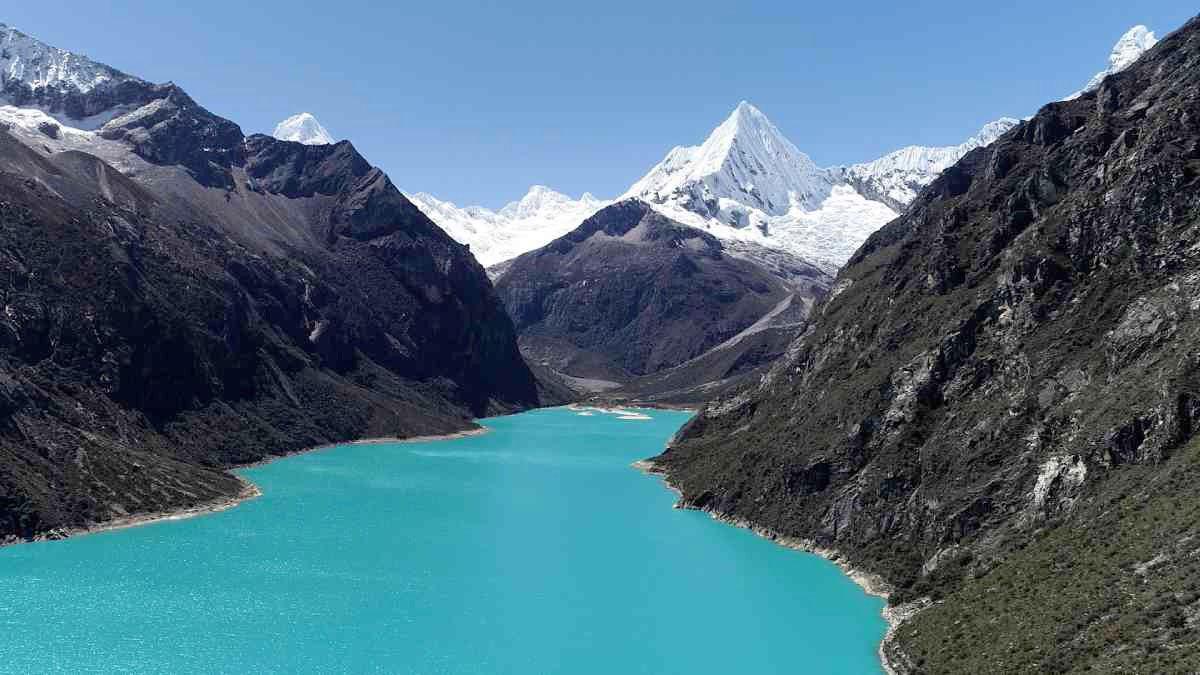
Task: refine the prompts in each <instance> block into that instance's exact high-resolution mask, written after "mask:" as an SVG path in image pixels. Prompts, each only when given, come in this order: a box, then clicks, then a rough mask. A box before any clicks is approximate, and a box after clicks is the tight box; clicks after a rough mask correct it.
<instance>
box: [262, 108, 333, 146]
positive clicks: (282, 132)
mask: <svg viewBox="0 0 1200 675" xmlns="http://www.w3.org/2000/svg"><path fill="white" fill-rule="evenodd" d="M271 135H272V136H274V137H275V138H278V139H279V140H281V141H294V142H296V143H303V144H304V145H330V144H332V143H335V142H336V141H335V140H334V138H333V136H332V135H331V134H330V133H329V132H328V131H327V130H326V129H325V127H323V126H321V123H320V122H318V121H317V118H316V117H314V116H313V115H312V113H307V112H302V113H299V114H296V115H292V116H291V117H289V118H287V119H286V120H284V121H282V122H280V123H279V124H277V125H275V131H273V132H271Z"/></svg>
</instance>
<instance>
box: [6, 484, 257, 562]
mask: <svg viewBox="0 0 1200 675" xmlns="http://www.w3.org/2000/svg"><path fill="white" fill-rule="evenodd" d="M233 476H234V478H237V480H238V482H240V483H241V484H242V489H241V491H240V492H238V494H236V495H234V496H232V497H218V498H217V499H210V500H208V501H205V502H201V503H199V504H193V505H192V506H185V507H182V508H178V509H171V510H169V511H155V512H153V513H144V514H137V515H132V516H122V517H120V518H113V519H111V520H105V521H103V522H100V523H94V524H91V525H83V526H80V527H60V528H55V529H53V530H49V531H47V532H44V533H42V534H39V535H37V536H35V537H33V538H32V539H15V538H13V539H9V540H6V541H3V542H0V548H4V547H6V546H16V545H18V544H35V543H40V542H48V541H62V540H64V539H73V538H76V537H86V536H87V535H89V534H100V533H101V532H111V531H113V530H128V529H131V528H134V527H141V526H143V525H153V524H154V523H162V522H167V521H172V520H187V519H189V518H195V517H197V516H207V515H209V514H212V513H220V512H221V511H228V510H229V509H232V508H233V507H235V506H237V505H238V504H241V503H242V502H246V501H250V500H251V499H257V498H258V497H261V496H262V494H263V493H262V490H260V489H259V487H258V486H257V485H255V484H254V483H251V482H250V481H248V480H246V479H245V478H242V477H241V476H238V475H237V474H233Z"/></svg>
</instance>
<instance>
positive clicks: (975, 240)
mask: <svg viewBox="0 0 1200 675" xmlns="http://www.w3.org/2000/svg"><path fill="white" fill-rule="evenodd" d="M1198 109H1200V20H1193V21H1191V22H1189V23H1188V24H1187V25H1186V26H1185V27H1184V28H1182V29H1180V30H1179V31H1177V32H1176V33H1175V34H1173V35H1171V36H1170V37H1168V38H1166V39H1165V40H1163V41H1162V42H1161V43H1159V44H1158V45H1157V46H1156V47H1154V48H1153V49H1152V50H1151V51H1149V52H1148V53H1147V54H1146V55H1145V56H1144V57H1142V58H1141V59H1140V60H1139V61H1138V62H1137V63H1135V64H1134V65H1133V66H1131V67H1130V68H1129V69H1128V70H1125V71H1123V72H1121V73H1118V74H1115V75H1111V76H1109V77H1108V78H1106V79H1104V80H1103V82H1102V83H1101V84H1100V85H1099V87H1097V88H1096V89H1094V90H1092V91H1089V92H1086V93H1084V94H1082V95H1081V96H1080V97H1078V98H1076V99H1073V100H1069V101H1064V102H1058V103H1052V104H1049V105H1047V106H1045V107H1044V108H1042V109H1041V110H1040V111H1039V112H1038V113H1037V115H1035V116H1034V117H1033V118H1031V119H1030V120H1028V121H1026V122H1023V123H1022V124H1020V125H1018V126H1016V127H1015V128H1013V129H1012V130H1010V131H1009V132H1007V133H1006V134H1004V135H1003V136H1002V137H1001V138H1000V139H999V140H997V141H996V142H995V143H993V144H992V145H990V146H988V147H986V148H980V149H976V150H974V151H972V152H970V153H968V154H967V155H966V156H965V157H964V158H963V159H962V160H961V161H959V162H958V163H957V164H956V165H954V166H953V167H951V168H950V169H948V170H947V171H946V172H944V173H943V174H942V175H941V176H940V177H939V178H938V179H937V180H936V181H934V182H933V183H932V184H931V185H930V186H929V187H928V188H927V189H925V190H924V191H923V192H922V193H921V194H920V196H919V197H918V198H917V200H916V201H915V202H914V203H913V204H912V205H911V206H910V207H909V209H908V210H907V211H906V212H905V213H904V214H903V215H902V216H901V217H900V218H898V219H897V220H895V221H893V222H892V223H890V224H889V225H887V226H885V227H884V228H882V229H881V230H880V231H879V232H877V233H876V234H875V235H873V236H872V237H871V238H870V239H869V240H868V241H867V242H866V243H865V244H864V245H863V246H862V247H861V248H860V249H859V251H858V252H857V253H856V254H855V255H854V257H853V258H852V259H851V260H850V262H849V263H848V264H847V266H846V267H845V268H844V269H843V270H842V271H841V273H840V274H839V276H838V280H837V283H836V285H835V286H834V288H833V290H832V291H831V293H830V296H829V298H828V300H827V301H825V302H824V303H823V304H822V305H819V306H818V308H817V309H816V310H815V314H814V319H813V320H812V322H811V323H810V325H809V326H808V328H807V329H806V331H805V332H804V334H803V335H802V336H801V337H800V338H799V339H798V340H797V341H796V342H795V343H794V344H793V345H792V346H791V347H790V348H789V352H788V354H787V355H786V356H785V357H784V358H783V359H782V360H781V361H780V362H779V363H778V364H777V365H776V366H775V367H773V368H772V369H771V370H770V372H769V373H768V375H767V376H766V377H764V378H763V379H762V380H761V382H758V383H755V385H754V386H751V387H749V388H746V389H743V390H741V391H740V392H738V393H737V394H736V395H732V396H729V397H726V398H723V399H721V400H719V401H716V402H714V403H712V404H710V405H709V406H708V407H707V408H706V409H705V411H704V413H703V414H702V415H700V416H699V417H697V418H696V419H695V420H694V421H693V422H692V423H691V424H690V425H689V426H688V427H686V428H685V429H684V430H683V431H682V432H681V434H680V436H679V438H678V439H677V440H676V442H675V443H674V444H673V445H672V447H671V448H670V449H669V450H668V451H666V452H665V453H664V454H663V455H662V456H660V457H658V458H656V460H655V462H656V464H657V466H658V467H659V468H660V469H662V470H664V471H666V472H667V473H668V474H669V476H670V480H671V482H672V483H673V484H674V485H675V486H676V487H678V488H679V489H680V490H681V491H682V495H683V497H682V502H683V503H684V504H685V505H688V506H692V507H695V508H703V509H707V510H711V511H714V512H718V513H721V514H723V515H726V516H728V517H730V518H733V519H735V520H739V521H745V522H750V523H753V524H755V525H756V526H760V527H762V528H765V529H767V530H770V531H774V532H778V533H780V534H782V535H787V536H792V537H797V538H802V539H808V540H812V541H814V542H815V544H816V545H819V546H823V547H829V548H834V549H836V550H838V551H839V552H841V553H842V554H843V555H844V556H845V557H846V558H847V559H848V560H849V561H850V562H851V563H852V564H854V565H856V566H858V567H861V568H864V569H866V570H868V571H870V572H874V573H878V574H880V575H882V576H883V577H884V578H885V579H887V580H888V581H889V582H890V583H891V584H892V585H893V587H894V592H893V595H892V600H893V601H894V602H905V601H908V600H912V599H916V598H921V597H932V598H933V599H934V600H936V601H937V602H936V603H935V604H934V605H932V606H931V607H930V608H929V609H926V610H924V611H923V612H920V613H918V614H917V615H916V617H915V618H913V619H911V620H910V621H909V622H908V623H906V624H905V625H904V626H902V627H901V629H900V630H899V631H898V632H897V633H896V639H895V640H894V641H893V642H891V643H889V645H887V652H888V654H889V655H890V657H891V659H892V663H893V665H894V666H895V667H897V668H899V669H902V670H915V671H922V672H988V671H997V672H1022V671H1023V672H1029V671H1034V670H1042V671H1065V670H1084V669H1087V668H1093V669H1099V670H1102V671H1130V670H1137V671H1144V672H1168V671H1171V672H1173V671H1176V670H1178V671H1193V670H1195V669H1196V667H1197V666H1198V665H1200V664H1198V661H1197V659H1198V658H1200V657H1198V656H1197V655H1198V654H1200V642H1197V637H1196V633H1195V630H1194V624H1195V621H1194V619H1195V617H1196V616H1197V606H1198V605H1197V600H1196V598H1197V597H1198V595H1197V594H1198V593H1200V565H1198V564H1197V562H1196V550H1195V545H1194V544H1191V543H1187V542H1191V541H1194V538H1195V537H1196V536H1197V535H1200V526H1198V525H1197V521H1196V520H1195V518H1194V517H1193V515H1194V511H1195V508H1194V507H1193V506H1192V504H1194V503H1195V500H1196V498H1197V497H1200V492H1198V491H1197V489H1196V488H1195V486H1194V485H1193V484H1190V483H1189V480H1191V478H1190V477H1192V476H1194V475H1195V474H1197V473H1200V465H1198V464H1197V462H1200V456H1198V454H1197V452H1198V450H1197V446H1198V445H1200V441H1198V440H1197V438H1196V430H1197V422H1198V420H1200V403H1198V401H1200V399H1198V397H1200V357H1198V356H1197V354H1196V350H1195V345H1196V344H1197V342H1198V341H1200V303H1198V302H1197V300H1196V298H1197V297H1200V254H1198V249H1197V242H1200V190H1198V189H1197V188H1198V186H1200V182H1198V180H1200V172H1198V170H1197V166H1198V164H1197V163H1198V162H1200V116H1198V115H1197V113H1196V111H1197V110H1198ZM1134 563H1137V564H1134ZM1138 570H1142V571H1141V572H1138ZM1149 570H1156V571H1155V572H1151V571H1149ZM1047 598H1054V602H1052V603H1047V602H1046V599H1047Z"/></svg>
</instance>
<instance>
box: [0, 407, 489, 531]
mask: <svg viewBox="0 0 1200 675" xmlns="http://www.w3.org/2000/svg"><path fill="white" fill-rule="evenodd" d="M489 431H491V430H490V429H488V428H487V427H483V426H480V427H477V428H475V429H464V430H463V431H455V432H453V433H449V434H437V435H431V436H413V437H411V438H391V437H379V438H363V439H359V440H355V441H347V442H345V443H328V444H325V445H318V446H314V447H311V448H305V449H303V450H297V451H295V452H289V453H285V454H282V455H276V456H274V457H268V458H266V459H263V460H261V461H258V462H251V463H249V464H242V465H239V466H236V467H233V468H232V469H231V470H230V471H231V473H232V472H236V471H238V470H241V469H250V468H254V467H259V466H265V465H267V464H271V463H272V462H277V461H279V460H281V459H287V458H288V457H295V456H296V455H306V454H309V453H312V452H320V451H323V450H329V449H332V448H336V447H341V446H346V445H387V444H392V443H425V442H430V441H448V440H453V439H456V438H467V437H469V436H480V435H482V434H486V433H488V432H489ZM233 475H234V477H235V478H237V480H238V481H239V482H240V483H241V484H242V489H241V491H240V492H239V493H238V494H237V495H236V496H233V497H222V498H220V499H215V500H211V501H207V502H202V503H200V504H193V505H191V506H185V507H182V508H179V509H169V510H166V511H155V512H153V513H145V514H137V515H130V516H123V517H121V518H114V519H112V520H106V521H103V522H99V523H93V524H90V525H87V526H84V527H71V528H58V529H55V530H51V531H49V532H46V533H43V534H41V535H38V536H37V537H34V538H33V539H19V538H16V537H8V538H5V539H0V548H3V547H5V546H14V545H16V544H29V543H35V542H43V541H59V540H62V539H66V538H68V537H80V536H84V535H88V534H96V533H98V532H108V531H111V530H124V529H128V528H131V527H141V526H142V525H150V524H153V523H159V522H163V521H170V520H185V519H187V518H195V517H196V516H204V515H208V514H210V513H218V512H220V511H226V510H228V509H231V508H233V507H235V506H237V505H238V504H241V503H242V502H245V501H249V500H251V499H256V498H258V497H261V496H262V494H263V492H262V490H261V489H259V487H258V486H257V485H255V484H254V483H252V482H250V481H248V480H246V479H245V478H242V477H241V476H238V475H237V474H236V473H234V474H233Z"/></svg>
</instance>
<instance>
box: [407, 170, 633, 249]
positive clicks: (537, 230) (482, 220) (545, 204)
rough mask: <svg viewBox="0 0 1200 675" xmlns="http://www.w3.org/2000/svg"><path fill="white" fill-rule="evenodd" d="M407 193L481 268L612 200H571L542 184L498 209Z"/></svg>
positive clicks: (554, 234) (564, 229)
mask: <svg viewBox="0 0 1200 675" xmlns="http://www.w3.org/2000/svg"><path fill="white" fill-rule="evenodd" d="M407 196H408V198H409V199H410V200H412V202H413V203H414V204H416V205H417V208H419V209H421V211H422V212H423V213H424V214H425V215H427V216H429V217H430V218H431V219H432V220H433V222H435V223H437V224H438V225H439V226H441V228H442V229H443V230H445V231H446V234H449V235H450V236H451V237H453V238H454V239H455V240H456V241H458V242H459V243H462V244H467V245H469V246H470V247H471V253H473V254H475V259H476V260H478V261H479V264H481V265H483V266H484V267H488V266H491V265H494V264H496V263H499V262H504V261H505V260H511V259H512V258H515V257H517V256H519V255H521V254H522V253H525V252H527V251H532V250H534V249H538V248H541V247H543V246H545V245H546V244H549V243H550V242H552V241H554V240H555V239H557V238H559V237H561V236H563V235H564V234H566V233H568V232H570V231H571V230H574V229H575V228H577V227H579V224H580V223H582V222H583V221H584V220H587V219H588V218H589V217H590V216H591V215H592V214H594V213H596V212H597V211H599V210H600V209H602V208H604V207H605V206H608V205H609V204H611V203H612V202H610V201H606V200H601V199H596V198H595V197H593V196H592V195H591V194H587V193H585V194H584V195H583V196H582V197H580V198H579V199H572V198H570V197H568V196H567V195H564V194H562V193H560V192H555V191H554V190H551V189H550V188H548V187H545V186H542V185H535V186H533V187H531V188H529V192H528V193H527V194H526V195H525V196H524V197H522V198H521V199H520V200H519V201H515V202H511V203H509V204H508V205H506V206H505V207H504V208H502V209H500V210H499V211H492V210H491V209H486V208H484V207H482V206H467V207H460V206H457V205H455V204H453V203H451V202H446V201H441V200H439V199H438V198H436V197H434V196H433V195H430V194H426V193H424V192H418V193H416V194H409V195H407Z"/></svg>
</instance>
